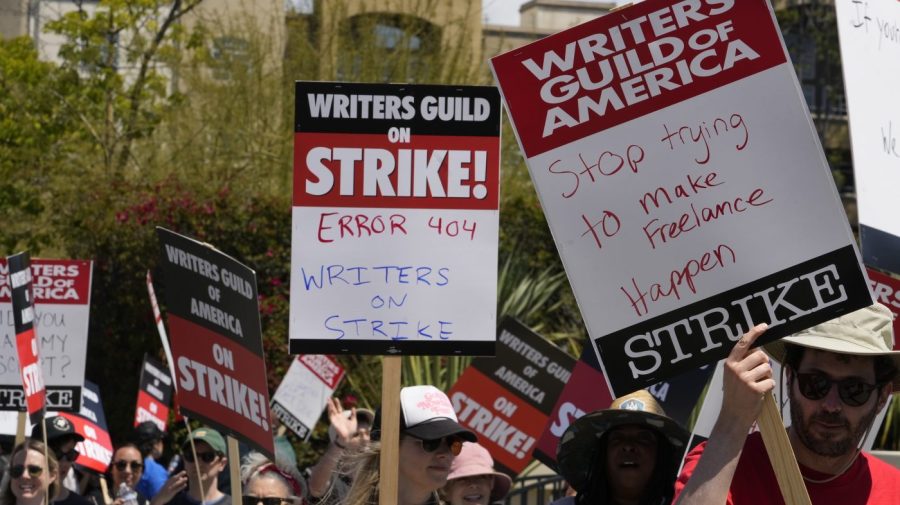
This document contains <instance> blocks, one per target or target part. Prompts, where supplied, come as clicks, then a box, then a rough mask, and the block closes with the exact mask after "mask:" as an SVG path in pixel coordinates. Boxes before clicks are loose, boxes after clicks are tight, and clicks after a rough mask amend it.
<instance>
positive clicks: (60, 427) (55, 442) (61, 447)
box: [31, 416, 91, 505]
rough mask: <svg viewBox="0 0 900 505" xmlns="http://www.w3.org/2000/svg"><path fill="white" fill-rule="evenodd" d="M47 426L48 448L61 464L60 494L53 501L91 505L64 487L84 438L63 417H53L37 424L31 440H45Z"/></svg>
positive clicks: (57, 504) (67, 504) (62, 503)
mask: <svg viewBox="0 0 900 505" xmlns="http://www.w3.org/2000/svg"><path fill="white" fill-rule="evenodd" d="M44 424H46V425H47V446H48V447H49V448H50V450H51V451H53V455H54V456H56V460H57V461H58V462H59V473H58V475H57V477H56V478H57V479H58V480H59V494H58V495H56V498H54V499H53V503H55V504H56V505H90V503H91V502H89V501H88V500H87V498H85V497H83V496H81V495H80V494H78V493H76V492H75V491H72V490H71V489H69V488H67V487H66V486H65V485H63V481H64V480H65V479H66V476H67V475H68V474H69V471H70V470H71V469H72V464H73V463H74V462H75V460H76V459H78V449H76V448H75V445H76V444H77V443H78V442H83V441H84V437H83V436H81V435H80V434H79V433H78V432H76V431H75V426H73V425H72V422H71V421H69V420H68V419H66V418H65V417H63V416H52V417H48V418H46V419H45V420H44V422H43V423H37V424H35V425H34V427H33V428H32V429H31V438H32V439H34V440H37V441H39V442H43V440H44V431H43V425H44Z"/></svg>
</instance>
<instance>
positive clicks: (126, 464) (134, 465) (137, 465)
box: [113, 459, 144, 472]
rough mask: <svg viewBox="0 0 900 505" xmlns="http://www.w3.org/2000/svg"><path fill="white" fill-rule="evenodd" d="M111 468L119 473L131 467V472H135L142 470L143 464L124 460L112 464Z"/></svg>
mask: <svg viewBox="0 0 900 505" xmlns="http://www.w3.org/2000/svg"><path fill="white" fill-rule="evenodd" d="M113 466H114V467H116V470H118V471H120V472H124V471H125V469H126V468H128V467H129V466H130V467H131V471H132V472H136V471H138V470H140V469H141V468H144V464H143V463H141V462H140V461H125V460H124V459H120V460H119V461H116V462H115V463H113Z"/></svg>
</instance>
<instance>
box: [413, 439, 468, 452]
mask: <svg viewBox="0 0 900 505" xmlns="http://www.w3.org/2000/svg"><path fill="white" fill-rule="evenodd" d="M408 438H409V439H410V440H415V441H417V442H419V443H420V444H422V450H423V451H425V452H434V451H436V450H438V449H439V448H440V447H441V444H442V443H443V442H444V441H446V442H447V447H448V448H449V449H450V452H451V453H452V454H453V455H454V456H459V453H460V452H462V446H463V439H461V438H459V437H455V436H453V435H451V436H449V437H444V438H435V439H432V440H423V439H421V438H416V437H408Z"/></svg>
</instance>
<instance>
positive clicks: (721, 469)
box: [676, 304, 900, 505]
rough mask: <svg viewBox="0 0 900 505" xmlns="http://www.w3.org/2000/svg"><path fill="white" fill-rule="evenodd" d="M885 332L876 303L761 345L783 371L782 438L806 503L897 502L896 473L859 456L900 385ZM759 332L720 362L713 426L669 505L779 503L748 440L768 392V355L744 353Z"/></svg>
mask: <svg viewBox="0 0 900 505" xmlns="http://www.w3.org/2000/svg"><path fill="white" fill-rule="evenodd" d="M891 326H892V316H891V312H890V311H889V310H888V309H887V307H885V306H884V305H881V304H875V305H872V306H869V307H866V308H864V309H860V310H857V311H855V312H851V313H849V314H845V315H843V316H840V317H838V318H836V319H832V320H830V321H827V322H825V323H822V324H819V325H817V326H813V327H812V328H809V329H807V330H803V331H801V332H799V333H796V334H794V335H792V336H789V337H785V338H783V339H782V340H780V341H775V342H772V343H770V344H768V345H766V346H765V349H766V351H767V352H768V353H769V354H770V355H771V356H772V358H774V359H776V360H777V361H780V362H781V363H782V364H783V365H784V366H783V371H784V374H785V381H784V382H785V386H786V387H787V391H788V392H787V397H788V399H789V400H790V408H791V425H790V427H789V428H788V437H789V438H790V441H791V448H792V449H793V451H794V455H795V456H796V458H797V462H798V463H799V466H800V473H801V474H802V475H803V480H804V483H805V485H806V490H807V491H808V492H809V497H810V500H811V501H812V503H813V504H830V503H834V504H841V505H845V504H848V505H855V504H873V505H874V504H879V505H883V504H888V505H889V504H900V470H897V469H896V468H893V467H891V466H890V465H888V464H886V463H884V462H882V461H880V460H878V459H877V458H874V457H872V456H870V455H868V454H866V453H864V452H861V451H860V449H859V446H860V443H861V442H862V440H863V439H864V438H865V434H866V433H867V432H868V431H869V430H870V429H871V428H872V422H873V420H874V419H875V415H876V413H877V412H878V411H879V410H880V409H881V408H882V407H883V406H884V404H885V402H887V399H888V396H889V395H890V394H891V391H892V390H893V389H894V388H896V387H898V386H900V380H898V372H897V371H898V368H900V352H898V351H892V350H891V349H892V348H893V345H894V335H893V330H892V328H891ZM765 330H766V325H765V324H761V325H758V326H755V327H754V328H752V329H751V330H750V331H749V332H747V333H746V334H744V336H743V337H742V338H741V339H740V340H739V341H738V343H737V344H735V346H734V348H733V349H732V351H731V353H730V354H729V356H728V358H727V359H726V360H725V376H724V385H723V388H724V391H723V400H722V409H721V411H720V412H719V419H718V421H716V424H715V426H714V427H713V430H712V433H711V434H710V438H709V440H708V441H707V442H705V443H703V444H701V445H699V446H697V448H696V449H694V450H693V451H691V453H690V454H689V455H688V456H687V458H686V459H685V464H684V469H683V471H682V473H681V475H680V476H679V478H678V482H677V483H676V496H677V502H676V503H679V504H683V505H686V504H696V503H703V504H706V503H710V504H712V503H715V504H721V503H730V504H735V505H740V504H749V503H753V504H757V503H766V504H780V503H784V499H783V498H782V496H781V491H780V489H779V487H778V483H777V481H776V478H775V473H774V470H773V469H772V466H771V464H770V463H769V459H768V456H767V453H766V449H765V446H764V445H763V442H762V438H761V436H760V435H759V433H753V434H751V435H750V436H747V433H748V432H749V430H750V427H751V425H752V424H753V422H754V421H755V420H756V418H757V417H758V416H759V414H760V412H761V410H762V401H763V400H762V399H763V394H764V393H766V392H768V391H771V390H772V389H773V388H774V387H775V382H774V380H773V378H772V371H771V368H770V367H769V360H768V357H767V356H766V355H765V354H764V353H763V351H762V350H760V349H755V350H754V349H751V346H752V345H753V342H754V341H755V340H756V339H757V338H758V337H759V336H760V335H761V334H762V333H763V332H765Z"/></svg>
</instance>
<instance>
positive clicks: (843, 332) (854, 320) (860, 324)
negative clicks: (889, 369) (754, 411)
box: [764, 303, 900, 391]
mask: <svg viewBox="0 0 900 505" xmlns="http://www.w3.org/2000/svg"><path fill="white" fill-rule="evenodd" d="M893 320H894V315H893V314H892V313H891V311H890V309H888V308H887V307H885V306H884V305H882V304H880V303H876V304H874V305H870V306H868V307H865V308H862V309H859V310H857V311H854V312H850V313H849V314H844V315H843V316H840V317H838V318H835V319H832V320H830V321H825V322H824V323H821V324H817V325H815V326H813V327H812V328H807V329H805V330H803V331H800V332H797V333H795V334H793V335H791V336H789V337H784V338H782V339H781V340H776V341H774V342H771V343H769V344H766V345H765V346H764V348H765V350H766V352H767V353H769V355H770V356H772V358H773V359H775V360H777V361H778V362H783V361H784V356H785V353H786V350H785V346H784V344H785V343H786V342H787V343H791V344H796V345H799V346H803V347H809V348H812V349H820V350H823V351H830V352H836V353H839V354H853V355H857V356H890V357H891V358H892V359H893V360H894V364H895V366H897V368H900V351H894V350H893V348H894V329H893ZM893 384H894V390H895V391H896V390H898V389H900V374H898V375H897V377H895V378H894V382H893Z"/></svg>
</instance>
